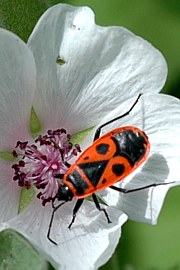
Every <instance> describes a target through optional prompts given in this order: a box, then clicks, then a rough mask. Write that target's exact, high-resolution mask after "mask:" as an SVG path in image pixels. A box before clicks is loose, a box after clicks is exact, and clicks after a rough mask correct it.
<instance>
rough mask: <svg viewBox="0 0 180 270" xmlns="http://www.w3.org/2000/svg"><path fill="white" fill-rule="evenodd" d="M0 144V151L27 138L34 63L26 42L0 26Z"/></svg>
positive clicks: (33, 85)
mask: <svg viewBox="0 0 180 270" xmlns="http://www.w3.org/2000/svg"><path fill="white" fill-rule="evenodd" d="M0 62H1V65H0V74H1V76H0V123H1V128H0V145H1V150H7V149H9V148H11V147H13V146H14V144H15V142H16V141H17V140H25V139H26V140H27V138H28V137H29V132H28V129H29V119H30V113H31V108H32V100H33V96H34V91H35V76H36V71H35V62H34V58H33V55H32V53H31V51H30V50H29V48H28V47H27V45H26V44H25V43H24V42H23V41H22V40H21V39H20V38H18V37H17V36H16V35H14V34H13V33H11V32H9V31H7V30H4V29H0Z"/></svg>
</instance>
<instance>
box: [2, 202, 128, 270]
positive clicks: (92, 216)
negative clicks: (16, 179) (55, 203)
mask: <svg viewBox="0 0 180 270" xmlns="http://www.w3.org/2000/svg"><path fill="white" fill-rule="evenodd" d="M74 203H75V202H74V201H73V202H72V203H67V204H66V205H65V206H62V208H60V209H59V211H58V212H57V213H56V216H55V220H54V223H53V228H52V234H51V236H52V238H53V239H54V240H55V241H57V242H58V246H55V245H54V244H52V243H51V242H49V241H48V239H47V238H46V234H47V229H48V225H49V220H50V217H51V213H52V208H51V207H50V206H46V207H45V208H43V207H42V206H41V205H40V202H39V201H37V200H36V201H34V203H33V204H32V205H31V206H30V207H29V208H28V209H27V210H25V211H24V212H23V213H21V214H20V215H19V216H18V217H17V218H15V219H13V220H11V221H10V222H7V223H6V224H3V225H1V227H0V230H3V229H4V228H13V229H15V230H17V231H19V232H20V233H22V234H23V235H24V236H25V237H27V238H28V239H29V240H30V241H31V242H32V243H33V244H34V246H35V247H36V248H37V249H38V250H39V252H40V253H41V254H43V255H44V256H45V258H46V259H47V260H49V261H50V262H51V263H52V264H53V266H54V267H56V269H66V270H72V269H79V270H88V269H97V268H98V267H99V266H100V265H102V264H104V263H105V262H107V260H108V259H109V258H110V257H111V256H112V253H113V252H114V249H115V247H116V245H117V243H118V241H119V237H120V234H121V232H120V228H121V225H122V224H123V223H124V222H125V221H126V219H127V218H126V215H125V214H122V212H120V211H119V210H114V209H112V208H110V207H109V208H108V214H109V217H110V218H111V220H112V221H113V222H112V223H111V224H107V220H106V218H105V217H104V215H103V213H99V212H98V210H97V209H95V208H94V205H92V203H90V202H88V201H85V202H84V204H83V206H82V208H81V209H80V210H79V211H78V213H77V217H76V220H75V223H74V224H73V226H72V228H71V230H69V229H68V228H67V226H68V225H69V222H70V220H71V218H72V209H73V206H74Z"/></svg>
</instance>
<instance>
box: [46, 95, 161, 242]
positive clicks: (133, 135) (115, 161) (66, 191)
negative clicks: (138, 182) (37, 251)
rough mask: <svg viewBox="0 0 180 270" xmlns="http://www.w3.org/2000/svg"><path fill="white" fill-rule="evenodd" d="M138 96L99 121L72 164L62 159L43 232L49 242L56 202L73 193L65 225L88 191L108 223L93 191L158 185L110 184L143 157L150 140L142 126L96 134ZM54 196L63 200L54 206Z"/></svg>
mask: <svg viewBox="0 0 180 270" xmlns="http://www.w3.org/2000/svg"><path fill="white" fill-rule="evenodd" d="M140 96H141V94H139V96H138V98H137V99H136V101H135V102H134V104H133V105H132V106H131V108H130V109H129V110H128V111H127V112H126V113H124V114H123V115H120V116H118V117H116V118H114V119H112V120H110V121H108V122H106V123H104V124H103V125H101V126H100V127H99V128H98V129H97V130H96V132H95V136H94V141H93V144H92V145H91V146H90V147H88V148H87V149H86V150H85V151H84V152H83V153H82V154H81V155H80V156H79V158H78V159H77V160H76V162H75V163H74V164H73V165H69V164H67V163H66V165H67V166H69V169H68V170H67V172H66V173H65V174H64V175H60V174H58V175H57V176H56V177H62V178H63V180H62V181H63V185H61V186H60V188H59V191H58V193H57V195H56V196H55V198H54V199H53V202H52V206H53V213H52V217H51V221H50V224H49V230H48V233H47V238H48V239H49V240H50V241H51V242H52V243H54V244H56V242H54V241H53V240H52V239H51V237H50V231H51V226H52V222H53V218H54V214H55V212H56V211H57V210H58V209H59V207H60V206H62V205H63V204H64V203H65V202H68V201H71V200H72V198H73V197H75V198H77V202H76V204H75V207H74V209H73V217H72V220H71V223H70V224H69V226H68V227H69V228H70V227H71V226H72V224H73V222H74V220H75V218H76V214H77V212H78V210H79V208H80V207H81V205H82V203H83V200H84V198H85V197H87V196H89V195H92V198H93V201H94V203H95V206H96V208H97V209H98V210H99V211H103V212H104V214H105V216H106V218H107V221H108V223H110V222H111V221H110V219H109V216H108V214H107V212H106V210H105V209H104V208H102V207H101V206H100V204H99V202H98V199H97V197H96V195H95V192H96V191H100V190H103V189H105V188H107V187H109V188H111V189H114V190H117V191H119V192H123V193H130V192H134V191H138V190H142V189H145V188H149V187H152V186H157V185H158V184H151V185H148V186H144V187H140V188H136V189H131V190H127V189H124V188H119V187H116V186H113V184H115V183H116V182H119V181H121V180H123V179H124V178H125V177H126V176H128V175H129V174H130V173H131V172H133V171H134V170H135V169H136V168H138V167H139V166H140V165H141V164H142V163H143V162H144V161H145V160H146V159H147V156H148V154H149V151H150V143H149V140H148V137H147V135H146V134H145V133H144V132H143V131H142V130H140V129H139V128H137V127H134V126H125V127H120V128H117V129H114V130H112V131H110V132H108V133H106V134H105V135H103V136H101V137H100V133H101V130H102V128H103V127H105V126H107V125H109V124H110V123H112V122H114V121H116V120H118V119H120V118H122V117H124V116H127V115H128V114H129V113H130V112H131V111H132V110H133V108H134V106H135V105H136V104H137V102H138V100H139V98H140ZM55 199H57V200H58V201H63V202H62V203H61V204H59V205H57V206H55V205H54V200H55Z"/></svg>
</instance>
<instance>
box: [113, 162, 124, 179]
mask: <svg viewBox="0 0 180 270" xmlns="http://www.w3.org/2000/svg"><path fill="white" fill-rule="evenodd" d="M112 172H113V173H114V174H115V175H116V176H121V175H122V174H123V172H124V165H123V164H121V163H117V164H113V166H112Z"/></svg>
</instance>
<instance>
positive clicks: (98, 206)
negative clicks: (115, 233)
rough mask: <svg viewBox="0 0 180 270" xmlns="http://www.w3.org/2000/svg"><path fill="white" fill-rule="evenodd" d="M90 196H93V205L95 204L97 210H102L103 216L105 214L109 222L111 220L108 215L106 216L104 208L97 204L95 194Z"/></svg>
mask: <svg viewBox="0 0 180 270" xmlns="http://www.w3.org/2000/svg"><path fill="white" fill-rule="evenodd" d="M92 198H93V201H94V203H95V205H96V208H97V209H98V210H99V211H103V212H104V214H105V216H106V218H107V221H108V223H111V221H110V219H109V216H108V213H107V212H106V209H104V208H101V206H100V204H99V202H98V199H97V197H96V195H95V194H92Z"/></svg>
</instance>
